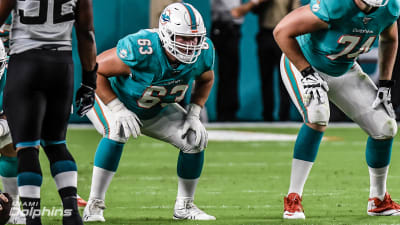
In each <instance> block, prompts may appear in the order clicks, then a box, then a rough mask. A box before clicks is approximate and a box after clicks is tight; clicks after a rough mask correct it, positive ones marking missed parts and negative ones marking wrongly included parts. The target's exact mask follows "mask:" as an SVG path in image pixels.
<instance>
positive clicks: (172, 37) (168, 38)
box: [158, 3, 206, 64]
mask: <svg viewBox="0 0 400 225" xmlns="http://www.w3.org/2000/svg"><path fill="white" fill-rule="evenodd" d="M158 36H159V37H160V40H161V42H162V44H163V47H164V48H165V50H166V51H167V52H169V53H170V54H171V55H173V56H174V57H175V58H176V59H177V60H179V61H180V62H182V63H186V64H192V63H195V62H196V60H197V58H198V57H199V55H200V53H201V50H202V47H203V45H204V41H205V36H206V28H205V26H204V21H203V18H202V16H201V14H200V13H199V11H197V9H195V8H194V7H193V6H192V5H190V4H188V3H173V4H170V5H168V6H167V7H166V8H165V9H164V11H163V12H162V13H161V16H160V20H159V27H158ZM176 36H184V37H198V39H197V43H196V44H185V43H180V42H177V41H176Z"/></svg>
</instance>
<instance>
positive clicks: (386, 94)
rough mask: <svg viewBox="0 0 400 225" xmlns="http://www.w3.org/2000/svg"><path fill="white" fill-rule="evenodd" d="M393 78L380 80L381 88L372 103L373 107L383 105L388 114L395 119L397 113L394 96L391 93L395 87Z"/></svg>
mask: <svg viewBox="0 0 400 225" xmlns="http://www.w3.org/2000/svg"><path fill="white" fill-rule="evenodd" d="M393 85H394V81H393V80H379V89H378V92H377V94H376V98H375V101H374V102H373V103H372V108H374V109H377V108H378V106H379V105H381V104H382V105H383V107H384V108H385V110H386V112H387V113H388V115H389V116H390V117H391V118H393V119H395V118H396V114H395V113H394V110H393V105H392V98H391V94H390V89H391V87H393Z"/></svg>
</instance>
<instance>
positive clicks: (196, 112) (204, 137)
mask: <svg viewBox="0 0 400 225" xmlns="http://www.w3.org/2000/svg"><path fill="white" fill-rule="evenodd" d="M200 111H201V106H199V105H196V104H194V103H191V104H190V105H189V110H188V113H187V115H186V120H185V122H184V123H183V136H182V138H188V132H189V131H190V130H192V131H193V132H194V133H195V135H196V138H195V141H194V143H193V146H192V147H198V148H200V149H201V150H204V149H205V148H206V147H207V143H208V134H207V131H206V128H205V127H204V126H203V124H202V123H201V121H200ZM188 142H189V141H188ZM190 144H192V143H190ZM189 147H190V146H186V147H184V148H189ZM181 150H182V151H188V150H190V149H181Z"/></svg>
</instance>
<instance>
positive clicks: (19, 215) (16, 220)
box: [7, 202, 26, 224]
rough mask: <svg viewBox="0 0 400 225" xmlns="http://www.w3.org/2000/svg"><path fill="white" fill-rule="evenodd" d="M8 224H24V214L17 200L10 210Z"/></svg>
mask: <svg viewBox="0 0 400 225" xmlns="http://www.w3.org/2000/svg"><path fill="white" fill-rule="evenodd" d="M7 223H8V224H26V219H25V214H24V213H23V212H22V211H21V209H20V207H19V202H17V203H16V204H14V202H13V206H12V207H11V210H10V219H9V220H8V222H7Z"/></svg>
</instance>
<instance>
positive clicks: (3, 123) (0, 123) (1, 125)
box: [0, 119, 10, 137]
mask: <svg viewBox="0 0 400 225" xmlns="http://www.w3.org/2000/svg"><path fill="white" fill-rule="evenodd" d="M9 133H10V128H9V127H8V123H7V120H5V119H0V137H3V136H6V135H7V134H9Z"/></svg>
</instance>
